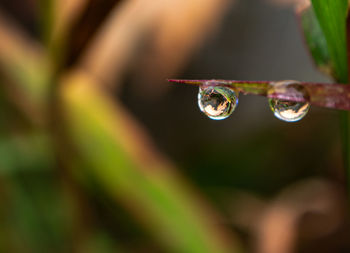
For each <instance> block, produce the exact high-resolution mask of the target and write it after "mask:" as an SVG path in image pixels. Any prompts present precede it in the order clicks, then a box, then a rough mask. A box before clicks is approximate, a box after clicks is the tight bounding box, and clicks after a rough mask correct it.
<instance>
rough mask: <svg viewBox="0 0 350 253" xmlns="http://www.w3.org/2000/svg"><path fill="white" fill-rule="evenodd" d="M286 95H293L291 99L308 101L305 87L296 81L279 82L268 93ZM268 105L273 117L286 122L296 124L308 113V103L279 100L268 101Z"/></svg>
mask: <svg viewBox="0 0 350 253" xmlns="http://www.w3.org/2000/svg"><path fill="white" fill-rule="evenodd" d="M285 92H286V93H288V94H293V97H295V98H297V99H298V98H299V99H305V100H309V94H308V93H307V91H306V89H305V87H303V86H302V85H300V83H299V82H297V81H281V82H276V83H274V84H273V85H272V88H271V89H270V90H269V91H268V95H269V94H273V93H280V94H281V93H285ZM269 105H270V108H271V110H272V112H273V113H274V115H275V116H276V117H277V118H278V119H280V120H283V121H286V122H296V121H299V120H301V119H302V118H304V117H305V115H306V114H307V112H308V111H309V108H310V104H309V103H308V102H292V101H286V100H281V99H271V98H270V99H269Z"/></svg>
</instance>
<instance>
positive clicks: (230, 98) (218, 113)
mask: <svg viewBox="0 0 350 253" xmlns="http://www.w3.org/2000/svg"><path fill="white" fill-rule="evenodd" d="M237 104H238V96H237V93H236V92H235V91H234V90H233V89H230V88H227V87H220V86H204V87H200V88H199V93H198V106H199V109H200V110H201V111H202V112H203V113H204V114H205V115H207V116H208V117H209V118H211V119H214V120H222V119H226V118H228V117H229V116H230V115H231V114H232V112H233V111H234V110H235V109H236V106H237Z"/></svg>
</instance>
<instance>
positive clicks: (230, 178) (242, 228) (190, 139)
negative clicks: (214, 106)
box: [0, 0, 350, 253]
mask: <svg viewBox="0 0 350 253" xmlns="http://www.w3.org/2000/svg"><path fill="white" fill-rule="evenodd" d="M303 2H305V1H287V0H235V1H232V0H207V1H199V0H181V1H180V0H167V1H164V0H163V1H162V0H154V1H146V0H103V1H102V0H99V1H97V0H64V1H63V0H62V1H59V0H57V1H54V0H51V1H49V0H42V1H38V0H2V1H1V2H0V85H1V86H0V104H1V105H0V122H1V124H0V201H1V202H0V203H1V205H0V221H1V223H0V252H142V253H143V252H185V253H187V252H189V253H190V252H201V253H202V252H213V253H219V252H259V253H281V252H284V253H288V252H319V253H323V252H324V253H326V252H327V253H328V252H332V253H334V252H339V253H340V252H349V250H350V240H349V236H350V230H349V222H348V215H347V211H346V209H347V208H346V206H347V205H346V204H345V196H344V195H345V193H344V185H345V183H344V181H345V179H344V178H345V173H344V169H343V164H342V151H341V142H340V127H339V120H338V114H337V112H334V111H332V110H327V109H320V108H314V107H312V108H311V110H310V112H309V113H308V115H307V116H306V117H305V118H304V119H303V120H301V121H300V122H297V123H285V122H282V121H279V120H278V119H276V118H274V116H273V113H272V112H271V111H270V109H269V107H268V103H267V101H266V98H263V97H256V96H243V95H241V96H240V98H239V105H238V107H237V109H236V111H235V112H234V114H233V115H232V116H231V117H230V118H229V119H227V120H224V121H213V120H209V119H208V118H206V117H205V116H204V115H203V114H202V113H200V111H199V109H198V106H197V92H198V90H197V88H195V87H185V86H181V85H180V86H176V85H173V84H169V83H168V82H167V81H166V79H167V78H184V79H214V78H217V79H235V80H287V79H292V80H299V81H311V82H330V81H331V80H330V79H329V78H328V77H326V76H324V75H322V74H321V73H320V72H318V71H317V70H316V68H315V66H314V64H313V62H312V59H311V57H310V55H309V53H308V51H307V48H306V46H305V45H304V41H303V40H304V38H303V37H302V33H301V31H300V29H299V23H298V22H299V21H298V17H297V15H296V14H295V4H302V3H303Z"/></svg>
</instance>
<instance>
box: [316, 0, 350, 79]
mask: <svg viewBox="0 0 350 253" xmlns="http://www.w3.org/2000/svg"><path fill="white" fill-rule="evenodd" d="M312 5H313V8H314V11H315V14H316V17H317V19H318V22H319V24H320V27H321V29H322V31H323V34H324V36H325V39H326V41H327V47H328V51H329V56H330V60H331V64H332V66H333V69H334V77H335V79H336V80H337V81H338V82H340V83H348V62H347V46H346V19H347V15H348V0H322V1H320V0H312Z"/></svg>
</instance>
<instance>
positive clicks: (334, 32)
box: [312, 0, 350, 203]
mask: <svg viewBox="0 0 350 253" xmlns="http://www.w3.org/2000/svg"><path fill="white" fill-rule="evenodd" d="M348 5H349V3H348V0H322V1H320V0H312V6H313V8H314V11H315V14H316V17H317V20H318V22H319V24H320V27H321V29H322V31H323V34H324V37H325V39H326V42H327V49H328V51H329V55H330V61H331V67H332V70H333V73H332V74H333V77H334V79H335V80H336V81H337V82H339V83H343V84H348V82H349V80H348V74H349V72H348V68H349V64H348V46H347V44H348V43H347V40H348V38H347V16H348ZM340 126H341V134H342V142H343V157H344V166H345V169H346V172H345V174H346V184H347V191H348V198H349V203H350V185H349V182H350V173H349V172H350V114H349V113H348V112H341V113H340Z"/></svg>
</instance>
